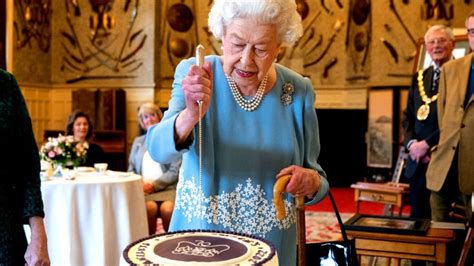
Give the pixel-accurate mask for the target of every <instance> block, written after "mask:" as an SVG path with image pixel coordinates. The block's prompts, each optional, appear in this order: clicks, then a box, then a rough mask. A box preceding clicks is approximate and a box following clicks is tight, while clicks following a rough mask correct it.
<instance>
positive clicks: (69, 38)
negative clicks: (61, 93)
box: [60, 0, 148, 83]
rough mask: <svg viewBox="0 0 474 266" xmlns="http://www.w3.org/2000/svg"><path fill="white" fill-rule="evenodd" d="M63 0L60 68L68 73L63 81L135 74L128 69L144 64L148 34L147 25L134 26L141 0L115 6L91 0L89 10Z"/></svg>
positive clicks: (121, 77) (126, 77)
mask: <svg viewBox="0 0 474 266" xmlns="http://www.w3.org/2000/svg"><path fill="white" fill-rule="evenodd" d="M65 1H66V2H65V3H66V5H65V9H66V10H65V11H66V13H65V16H64V19H65V22H66V27H65V28H63V29H61V30H60V32H61V36H60V44H61V48H62V51H63V55H62V58H61V66H60V70H61V72H66V74H70V75H68V76H67V79H66V83H75V82H79V81H83V80H90V79H94V80H99V79H110V78H115V79H134V78H136V77H137V76H136V75H132V74H131V73H135V72H136V71H137V70H138V69H140V68H143V65H144V63H143V58H140V54H141V51H143V50H144V46H145V43H146V40H147V38H148V35H147V33H146V29H145V28H143V27H141V28H138V27H137V26H136V24H137V23H136V22H137V17H138V14H139V11H140V10H141V8H140V7H139V2H140V1H138V0H136V1H133V2H131V1H125V3H124V4H123V6H117V5H118V3H116V1H112V0H90V1H89V3H90V5H91V11H90V12H89V13H86V12H81V7H80V6H79V2H78V1H77V0H65ZM114 3H115V4H114ZM82 11H89V10H87V9H85V10H82Z"/></svg>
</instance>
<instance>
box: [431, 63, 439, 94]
mask: <svg viewBox="0 0 474 266" xmlns="http://www.w3.org/2000/svg"><path fill="white" fill-rule="evenodd" d="M439 73H440V69H439V68H436V69H435V70H434V74H433V82H432V85H431V90H436V89H437V88H438V83H439Z"/></svg>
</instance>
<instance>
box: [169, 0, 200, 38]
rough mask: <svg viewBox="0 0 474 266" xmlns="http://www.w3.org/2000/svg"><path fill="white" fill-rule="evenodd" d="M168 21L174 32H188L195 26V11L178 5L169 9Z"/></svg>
mask: <svg viewBox="0 0 474 266" xmlns="http://www.w3.org/2000/svg"><path fill="white" fill-rule="evenodd" d="M166 20H167V21H168V24H169V25H170V27H171V28H172V29H173V30H175V31H178V32H186V31H188V30H189V29H190V28H191V26H192V25H193V21H194V15H193V11H192V10H191V8H189V7H188V6H187V5H185V4H182V3H177V4H174V5H172V6H171V7H170V8H169V9H168V12H167V14H166Z"/></svg>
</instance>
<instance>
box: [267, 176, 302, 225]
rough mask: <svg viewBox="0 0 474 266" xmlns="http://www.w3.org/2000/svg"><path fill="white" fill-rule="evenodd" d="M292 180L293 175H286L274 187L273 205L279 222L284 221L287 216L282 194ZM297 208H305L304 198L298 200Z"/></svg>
mask: <svg viewBox="0 0 474 266" xmlns="http://www.w3.org/2000/svg"><path fill="white" fill-rule="evenodd" d="M290 178H291V175H284V176H282V177H280V178H278V180H277V181H276V182H275V185H273V204H274V205H275V210H276V217H277V219H278V220H283V219H284V218H285V216H286V210H285V203H284V202H283V198H282V197H281V194H282V193H283V191H284V190H285V187H286V185H287V184H288V182H289V181H290ZM296 206H297V208H301V207H302V206H304V197H303V196H301V197H297V198H296Z"/></svg>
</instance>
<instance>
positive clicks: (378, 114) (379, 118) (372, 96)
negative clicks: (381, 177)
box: [367, 89, 393, 168]
mask: <svg viewBox="0 0 474 266" xmlns="http://www.w3.org/2000/svg"><path fill="white" fill-rule="evenodd" d="M368 111H369V118H368V132H367V166H369V167H376V168H391V167H392V151H393V147H392V146H393V145H392V143H393V89H372V90H370V93H369V109H368Z"/></svg>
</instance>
